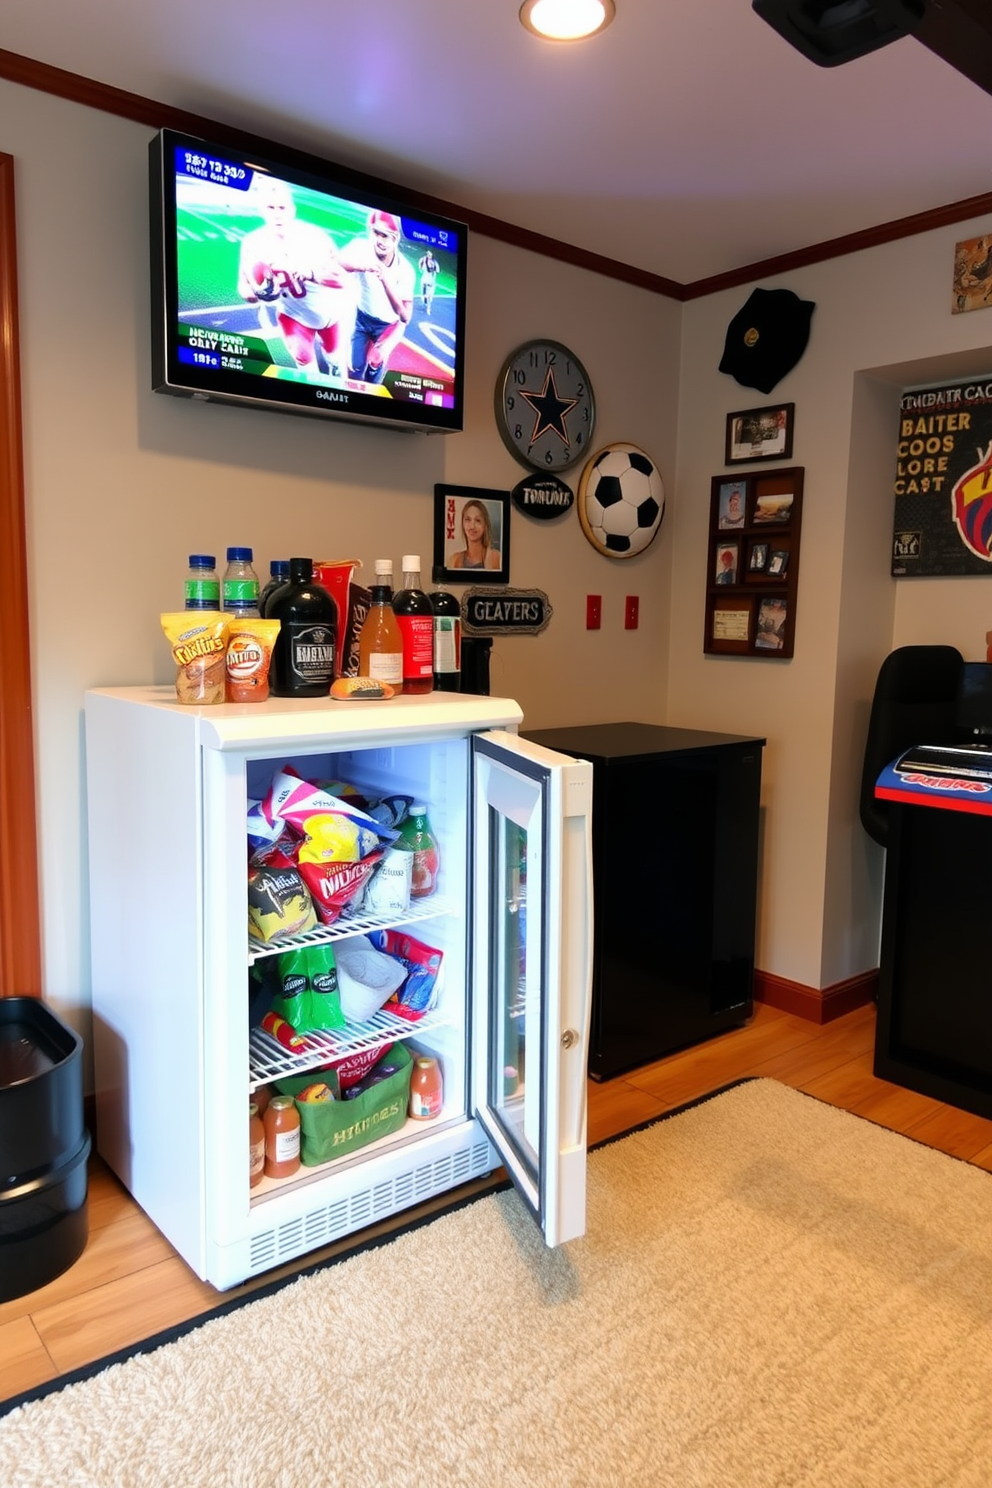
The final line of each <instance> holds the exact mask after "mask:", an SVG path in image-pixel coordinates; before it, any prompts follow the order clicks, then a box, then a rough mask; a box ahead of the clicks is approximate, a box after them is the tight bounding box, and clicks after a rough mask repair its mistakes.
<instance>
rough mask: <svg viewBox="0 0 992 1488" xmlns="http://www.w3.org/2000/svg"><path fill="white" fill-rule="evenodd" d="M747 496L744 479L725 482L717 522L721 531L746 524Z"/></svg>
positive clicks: (721, 490) (722, 486) (721, 488)
mask: <svg viewBox="0 0 992 1488" xmlns="http://www.w3.org/2000/svg"><path fill="white" fill-rule="evenodd" d="M746 497H747V492H746V490H745V486H744V482H743V481H724V482H723V484H722V485H721V487H720V504H719V507H718V510H717V522H716V525H717V526H718V527H719V528H720V531H721V532H728V531H732V530H733V529H734V528H735V527H743V526H744V518H745V516H746V511H747V508H746Z"/></svg>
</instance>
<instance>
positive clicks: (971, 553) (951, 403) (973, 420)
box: [892, 373, 992, 578]
mask: <svg viewBox="0 0 992 1488" xmlns="http://www.w3.org/2000/svg"><path fill="white" fill-rule="evenodd" d="M892 572H893V574H894V575H895V576H896V577H897V578H907V577H909V578H912V577H916V576H921V575H934V574H943V575H952V574H992V373H989V374H988V375H986V376H982V377H974V378H971V379H969V380H967V381H964V382H956V383H952V384H949V385H948V386H946V387H933V388H917V389H914V390H912V391H907V392H904V393H903V395H902V400H901V404H900V410H899V442H898V445H897V447H896V479H895V517H894V522H893V531H892Z"/></svg>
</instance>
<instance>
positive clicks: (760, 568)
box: [748, 543, 768, 574]
mask: <svg viewBox="0 0 992 1488" xmlns="http://www.w3.org/2000/svg"><path fill="white" fill-rule="evenodd" d="M767 567H768V544H767V543H752V544H751V556H750V558H749V559H748V569H749V571H750V572H751V573H758V574H760V573H764V572H765V569H766V568H767Z"/></svg>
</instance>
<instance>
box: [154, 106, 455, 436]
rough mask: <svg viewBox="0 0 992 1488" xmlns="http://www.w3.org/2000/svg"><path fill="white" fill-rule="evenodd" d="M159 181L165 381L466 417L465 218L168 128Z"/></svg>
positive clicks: (415, 423)
mask: <svg viewBox="0 0 992 1488" xmlns="http://www.w3.org/2000/svg"><path fill="white" fill-rule="evenodd" d="M274 153H275V152H274ZM151 183H152V184H151V217H152V220H151V228H152V231H151V241H152V261H153V262H152V300H153V305H152V314H153V322H152V386H153V388H154V389H155V391H156V392H163V393H173V394H177V395H179V396H182V397H200V398H208V399H210V398H216V399H222V400H225V401H228V402H232V401H233V402H238V403H251V404H255V405H257V406H260V407H268V408H274V409H282V410H284V411H287V412H293V413H308V414H316V415H323V414H326V415H331V416H337V417H343V418H347V419H353V420H360V421H372V422H376V423H380V424H393V425H395V426H397V427H401V428H402V427H406V428H411V429H421V430H424V429H426V430H432V431H437V432H450V431H452V430H458V429H460V428H461V427H462V402H463V380H464V326H465V303H464V302H465V259H466V238H467V232H466V229H465V227H464V226H463V225H461V224H459V223H456V222H451V221H448V220H446V219H444V218H441V217H436V216H433V215H431V214H428V213H424V212H422V211H420V210H419V209H417V208H416V207H411V205H410V204H409V203H406V204H404V203H403V202H401V201H397V200H396V199H395V198H390V197H388V196H386V195H385V194H379V192H378V191H377V190H376V189H375V188H374V186H372V187H370V189H369V190H368V191H366V190H365V189H364V187H363V188H362V189H360V190H359V189H356V188H354V187H346V188H345V187H341V186H339V185H337V184H336V183H335V182H334V181H333V179H332V178H331V177H330V176H329V175H328V176H327V177H325V176H323V175H322V174H321V175H317V174H311V173H309V172H305V171H302V170H298V169H297V168H296V166H295V164H294V165H292V166H291V165H288V164H276V163H274V162H273V161H271V160H268V159H265V160H263V159H260V158H255V157H251V158H249V157H248V156H247V155H242V154H239V153H238V152H236V151H232V150H230V149H227V148H226V147H220V146H218V147H214V146H213V145H209V144H207V143H206V142H205V141H203V140H199V139H196V138H193V137H191V136H187V135H181V134H177V133H175V132H174V131H172V130H163V131H162V133H161V134H159V135H158V136H157V137H156V138H155V139H154V140H153V141H152V144H151Z"/></svg>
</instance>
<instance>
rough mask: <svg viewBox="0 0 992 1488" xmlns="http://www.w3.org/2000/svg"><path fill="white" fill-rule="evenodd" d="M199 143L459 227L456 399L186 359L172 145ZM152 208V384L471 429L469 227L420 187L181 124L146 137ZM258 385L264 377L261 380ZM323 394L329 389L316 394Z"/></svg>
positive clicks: (382, 424) (352, 416) (314, 411)
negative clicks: (446, 401) (402, 186)
mask: <svg viewBox="0 0 992 1488" xmlns="http://www.w3.org/2000/svg"><path fill="white" fill-rule="evenodd" d="M177 145H178V146H180V147H183V148H185V147H187V146H190V147H194V148H195V149H197V150H198V151H201V152H203V153H207V154H213V155H218V156H220V157H221V158H222V159H227V160H231V161H235V162H240V163H243V164H245V165H247V166H249V167H250V168H252V169H262V170H267V171H270V172H271V173H272V174H273V175H275V176H277V177H278V178H279V179H281V180H284V181H288V182H289V183H290V184H291V185H293V184H295V185H299V186H304V187H307V188H309V189H310V190H313V191H318V192H323V193H325V194H328V195H330V196H338V197H342V198H343V199H344V200H346V201H348V202H352V203H355V204H357V205H360V206H366V207H368V208H369V209H370V210H371V209H373V208H380V209H382V210H383V211H387V212H392V213H394V215H396V216H398V217H407V218H410V217H415V218H416V219H417V220H418V221H421V222H423V223H425V224H428V225H430V226H432V227H439V228H445V229H447V230H448V231H449V232H453V233H455V234H457V249H456V263H457V285H458V295H457V299H456V303H455V379H454V405H453V407H451V408H442V407H436V406H432V405H429V404H424V403H418V402H416V401H407V400H401V399H388V400H387V399H384V398H382V397H381V396H379V395H377V394H369V393H363V392H360V391H356V390H354V389H351V388H343V387H342V388H337V387H332V388H329V389H324V388H318V387H316V386H311V385H309V384H307V383H297V382H290V381H283V380H279V379H269V378H261V377H258V376H254V375H246V374H244V373H240V372H226V371H224V370H204V369H200V368H197V367H189V366H185V365H183V364H181V363H180V361H179V358H178V355H177V347H178V344H179V337H178V324H179V315H178V303H179V299H178V296H179V285H178V262H177V235H176V193H175V184H174V183H175V175H174V171H173V169H172V165H171V161H172V158H173V157H172V151H173V150H174V148H175V147H176V146H177ZM148 152H149V211H150V234H149V240H150V249H151V308H152V329H151V372H152V391H153V392H156V393H167V394H171V395H172V396H173V397H179V398H196V399H201V400H205V401H208V402H217V403H229V404H234V405H239V406H241V407H245V408H260V409H264V410H266V411H267V412H273V413H291V414H299V415H303V416H304V417H310V418H324V419H331V420H344V421H346V422H349V423H357V424H368V425H374V426H376V427H377V428H386V429H399V430H404V429H405V430H407V431H410V432H413V433H422V434H424V433H426V434H457V433H460V432H461V431H462V429H463V427H464V410H465V376H466V356H465V298H466V270H467V260H468V228H467V226H466V224H465V223H463V222H459V221H457V220H456V219H455V218H451V217H447V216H443V215H441V214H440V213H438V212H435V211H432V210H430V209H429V208H425V207H422V206H421V205H420V203H419V202H418V200H417V198H416V197H415V196H414V195H412V194H411V195H410V196H409V197H403V196H401V195H397V193H396V188H395V187H393V188H389V187H387V186H385V185H384V186H383V187H382V189H381V190H380V188H379V186H378V184H377V183H376V182H375V181H374V180H372V179H369V180H368V182H367V183H366V181H365V180H364V178H363V179H362V180H361V181H359V182H358V183H357V184H356V182H355V180H354V179H353V178H352V176H351V172H342V175H341V176H340V177H339V176H336V175H335V174H334V167H333V166H331V165H327V167H326V169H325V166H324V162H323V161H320V160H318V159H316V157H307V160H308V162H309V161H311V160H312V161H313V169H310V168H308V167H305V166H303V165H301V164H300V163H299V160H298V158H293V155H292V153H291V152H289V151H286V152H283V151H281V149H280V147H279V146H278V145H277V144H275V143H274V142H269V141H266V142H265V144H264V147H263V149H261V150H255V149H254V148H251V149H246V148H245V147H244V146H240V147H239V146H234V145H231V144H223V143H216V142H214V141H211V140H209V139H206V138H204V137H202V136H200V135H195V134H187V133H185V132H183V131H181V130H176V129H162V130H160V131H159V133H158V134H157V135H155V137H154V138H153V139H152V140H151V141H150V142H149V147H148ZM258 384H264V385H261V386H259V385H258ZM318 392H320V393H323V394H324V396H323V397H321V398H318V396H317V394H318Z"/></svg>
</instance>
